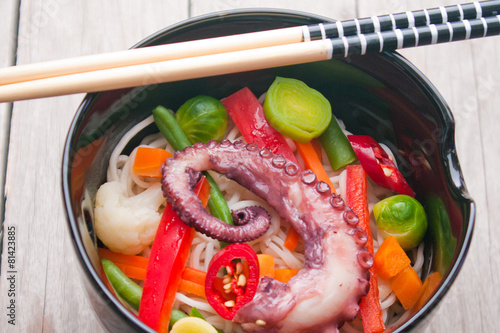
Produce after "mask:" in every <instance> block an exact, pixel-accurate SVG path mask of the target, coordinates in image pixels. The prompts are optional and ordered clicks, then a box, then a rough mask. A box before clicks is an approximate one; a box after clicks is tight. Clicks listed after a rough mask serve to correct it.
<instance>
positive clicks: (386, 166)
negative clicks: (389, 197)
mask: <svg viewBox="0 0 500 333" xmlns="http://www.w3.org/2000/svg"><path fill="white" fill-rule="evenodd" d="M347 138H348V139H349V141H350V142H351V145H352V148H353V149H354V152H355V153H356V156H357V157H358V160H359V162H360V163H361V165H362V166H363V169H364V170H365V172H366V173H367V174H368V176H370V178H371V179H372V180H373V181H374V182H375V183H376V184H378V185H379V186H382V187H384V188H388V189H390V190H393V191H395V192H398V193H400V194H406V195H409V196H411V197H415V192H413V190H412V189H411V188H410V185H408V183H407V182H406V180H405V178H404V177H403V175H402V174H401V172H399V170H398V168H397V167H396V165H395V164H394V163H393V162H392V161H391V160H390V158H389V155H387V153H386V152H385V150H384V149H383V148H382V147H380V145H379V144H378V142H377V141H375V139H373V138H372V137H371V136H368V135H348V136H347Z"/></svg>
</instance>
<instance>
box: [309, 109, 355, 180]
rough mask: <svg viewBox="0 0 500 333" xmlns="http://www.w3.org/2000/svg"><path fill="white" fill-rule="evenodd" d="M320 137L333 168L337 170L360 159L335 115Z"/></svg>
mask: <svg viewBox="0 0 500 333" xmlns="http://www.w3.org/2000/svg"><path fill="white" fill-rule="evenodd" d="M318 139H319V142H320V143H321V146H322V147H323V149H324V150H325V153H326V155H327V156H328V160H329V161H330V165H331V166H332V168H333V170H335V171H337V170H339V169H340V168H342V167H344V166H346V165H348V164H351V163H352V162H354V161H356V160H357V159H358V158H357V157H356V153H355V152H354V150H353V149H352V146H351V143H350V142H349V139H347V137H346V135H345V134H344V132H342V129H341V128H340V126H339V124H338V123H337V120H336V119H335V117H332V121H331V122H330V124H329V125H328V127H327V128H326V130H325V131H324V132H323V134H321V135H320V136H319V138H318Z"/></svg>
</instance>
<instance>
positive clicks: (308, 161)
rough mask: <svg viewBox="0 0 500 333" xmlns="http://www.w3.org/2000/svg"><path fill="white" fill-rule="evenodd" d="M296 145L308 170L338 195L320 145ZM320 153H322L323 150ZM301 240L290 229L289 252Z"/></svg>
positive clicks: (286, 245)
mask: <svg viewBox="0 0 500 333" xmlns="http://www.w3.org/2000/svg"><path fill="white" fill-rule="evenodd" d="M316 143H317V142H316ZM295 145H296V146H297V149H298V150H299V154H300V156H302V159H303V160H304V163H305V165H306V168H308V169H310V170H311V171H312V172H314V174H315V175H316V177H317V178H318V180H320V181H323V182H325V183H327V184H328V186H330V189H331V191H332V192H333V193H337V191H336V190H335V186H333V183H332V181H331V180H330V178H329V177H328V174H327V173H326V171H325V168H324V167H323V164H321V159H320V155H319V154H318V145H317V144H316V145H315V144H314V143H313V142H312V141H310V142H307V143H300V142H295ZM320 149H321V148H320ZM319 151H320V152H321V150H319ZM299 240H300V235H299V233H298V232H297V231H296V230H295V229H293V228H290V230H289V231H288V234H287V235H286V239H285V244H284V246H285V248H287V249H288V250H290V251H293V250H295V248H296V247H297V244H298V243H299Z"/></svg>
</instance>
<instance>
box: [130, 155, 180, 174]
mask: <svg viewBox="0 0 500 333" xmlns="http://www.w3.org/2000/svg"><path fill="white" fill-rule="evenodd" d="M169 157H172V154H170V153H169V152H168V151H166V150H165V149H161V148H152V147H139V148H137V151H136V153H135V159H134V165H133V166H132V171H133V173H134V174H135V175H137V176H142V177H152V178H161V165H162V164H163V162H165V160H166V159H167V158H169Z"/></svg>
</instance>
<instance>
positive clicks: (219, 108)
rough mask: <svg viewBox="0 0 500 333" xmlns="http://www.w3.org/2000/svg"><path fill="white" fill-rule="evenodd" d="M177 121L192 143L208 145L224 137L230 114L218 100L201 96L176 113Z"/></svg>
mask: <svg viewBox="0 0 500 333" xmlns="http://www.w3.org/2000/svg"><path fill="white" fill-rule="evenodd" d="M175 119H177V123H178V124H179V126H180V127H181V128H182V131H183V132H184V134H186V137H187V138H188V139H189V141H191V143H193V144H194V143H196V142H203V143H207V142H208V141H209V140H217V141H220V140H221V139H222V138H223V137H224V133H226V129H227V119H228V114H227V111H226V108H225V107H224V105H223V104H222V103H221V102H220V101H219V100H218V99H216V98H213V97H210V96H203V95H200V96H196V97H193V98H191V99H189V100H188V101H187V102H186V103H184V104H183V105H182V106H181V107H180V108H179V110H177V112H176V113H175Z"/></svg>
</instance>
